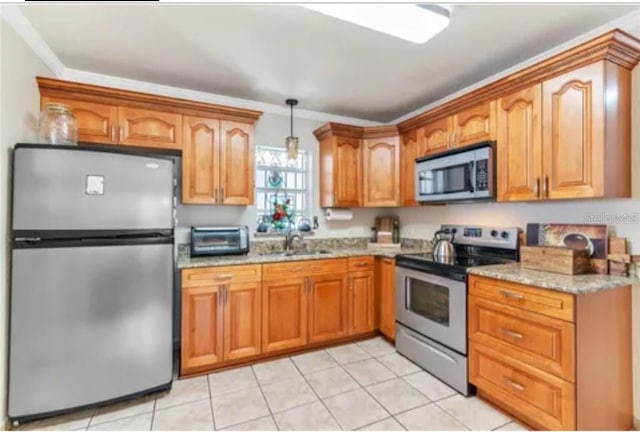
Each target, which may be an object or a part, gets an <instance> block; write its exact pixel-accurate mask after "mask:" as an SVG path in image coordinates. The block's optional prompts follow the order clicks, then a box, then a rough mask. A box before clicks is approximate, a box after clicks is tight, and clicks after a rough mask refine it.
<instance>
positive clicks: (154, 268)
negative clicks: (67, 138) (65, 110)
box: [8, 144, 174, 421]
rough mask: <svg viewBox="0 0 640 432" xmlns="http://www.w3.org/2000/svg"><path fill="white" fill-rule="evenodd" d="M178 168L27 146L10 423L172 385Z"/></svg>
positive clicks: (16, 207)
mask: <svg viewBox="0 0 640 432" xmlns="http://www.w3.org/2000/svg"><path fill="white" fill-rule="evenodd" d="M173 192H174V179H173V162H172V161H171V160H169V159H163V158H160V157H149V156H144V155H139V154H138V155H136V154H127V153H122V152H119V151H117V150H116V149H114V150H103V149H99V148H96V149H91V148H89V149H87V148H82V147H69V146H45V145H28V144H18V145H16V147H15V150H14V152H13V233H12V235H13V238H12V265H11V268H12V280H11V312H10V347H9V348H10V353H9V407H8V408H9V417H10V418H12V419H14V420H19V421H23V420H28V419H32V418H38V417H43V416H47V415H51V414H54V413H60V412H64V411H68V410H71V409H73V408H78V407H84V406H91V405H95V404H99V403H101V402H106V401H111V400H117V399H121V398H124V397H127V396H132V395H137V394H144V393H147V392H151V391H155V390H160V389H165V388H168V387H170V386H171V381H172V376H173V367H172V363H173V353H172V298H173V297H172V296H173V292H172V290H173V207H174V200H173Z"/></svg>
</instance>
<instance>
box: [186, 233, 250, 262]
mask: <svg viewBox="0 0 640 432" xmlns="http://www.w3.org/2000/svg"><path fill="white" fill-rule="evenodd" d="M246 253H249V228H248V227H246V226H210V227H191V256H211V255H242V254H246Z"/></svg>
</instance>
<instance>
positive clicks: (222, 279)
mask: <svg viewBox="0 0 640 432" xmlns="http://www.w3.org/2000/svg"><path fill="white" fill-rule="evenodd" d="M214 279H215V280H217V281H225V280H229V279H231V275H230V274H222V275H218V276H216V277H215V278H214Z"/></svg>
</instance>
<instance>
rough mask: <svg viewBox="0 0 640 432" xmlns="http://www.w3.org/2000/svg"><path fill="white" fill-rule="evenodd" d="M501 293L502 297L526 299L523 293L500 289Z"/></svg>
mask: <svg viewBox="0 0 640 432" xmlns="http://www.w3.org/2000/svg"><path fill="white" fill-rule="evenodd" d="M500 295H501V296H502V297H507V298H512V299H516V300H524V296H523V295H522V294H518V293H514V292H511V291H505V290H500Z"/></svg>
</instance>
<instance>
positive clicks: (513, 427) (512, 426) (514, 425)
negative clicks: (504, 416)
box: [494, 421, 529, 431]
mask: <svg viewBox="0 0 640 432" xmlns="http://www.w3.org/2000/svg"><path fill="white" fill-rule="evenodd" d="M494 430H497V431H527V430H529V429H527V428H526V427H524V426H522V425H521V424H520V423H518V422H514V421H513V422H510V423H507V424H506V425H502V426H500V427H499V428H497V429H494Z"/></svg>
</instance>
